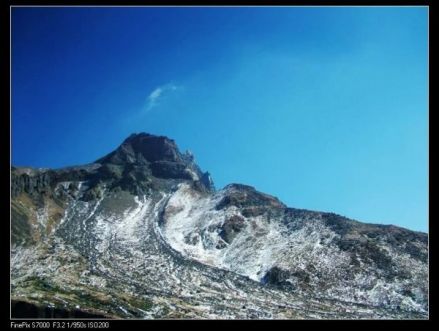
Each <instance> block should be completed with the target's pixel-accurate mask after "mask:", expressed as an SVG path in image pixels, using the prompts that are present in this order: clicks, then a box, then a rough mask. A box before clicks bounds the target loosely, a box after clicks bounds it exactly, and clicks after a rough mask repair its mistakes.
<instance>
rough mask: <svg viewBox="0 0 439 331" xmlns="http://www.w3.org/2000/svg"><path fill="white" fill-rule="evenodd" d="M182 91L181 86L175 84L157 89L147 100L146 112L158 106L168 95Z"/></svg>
mask: <svg viewBox="0 0 439 331" xmlns="http://www.w3.org/2000/svg"><path fill="white" fill-rule="evenodd" d="M178 89H181V86H178V85H175V84H173V83H168V84H165V85H161V86H158V87H156V88H155V89H154V90H153V91H152V92H151V93H150V94H149V95H148V98H147V100H146V105H145V112H147V111H150V110H151V109H153V108H155V107H156V106H158V104H159V102H160V100H161V99H163V98H164V97H165V96H166V95H167V94H168V93H170V92H173V91H176V90H178Z"/></svg>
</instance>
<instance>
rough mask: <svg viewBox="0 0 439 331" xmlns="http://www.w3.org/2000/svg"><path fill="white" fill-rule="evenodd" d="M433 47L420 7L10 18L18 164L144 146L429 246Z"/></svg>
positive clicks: (21, 14) (72, 160)
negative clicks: (143, 140)
mask: <svg viewBox="0 0 439 331" xmlns="http://www.w3.org/2000/svg"><path fill="white" fill-rule="evenodd" d="M427 38H428V9H427V8H426V7H313V8H310V7H277V8H275V7H273V8H270V7H254V8H243V7H241V8H239V7H235V8H224V7H223V8H196V7H195V8H194V7H192V8H148V7H142V8H47V7H46V8H18V7H15V8H13V9H12V162H13V164H14V165H18V166H34V167H63V166H67V165H74V164H83V163H89V162H91V161H93V160H96V159H98V158H99V157H101V156H103V155H104V154H107V153H108V152H110V151H111V150H113V149H114V148H116V147H117V146H118V145H119V144H120V143H121V142H122V140H123V139H125V138H126V137H127V136H128V135H129V134H131V133H133V132H142V131H144V132H149V133H153V134H160V135H166V136H168V137H170V138H173V139H175V140H176V142H177V144H178V145H179V147H180V149H181V150H183V151H184V150H186V149H190V150H191V151H192V152H193V153H194V154H195V156H196V161H197V163H198V164H199V165H200V166H201V168H202V169H203V170H208V171H209V172H210V173H211V174H212V176H213V179H214V181H215V183H216V186H217V187H218V188H221V187H223V186H224V185H226V184H228V183H231V182H238V183H244V184H249V185H252V186H255V187H256V188H257V189H258V190H260V191H263V192H266V193H269V194H272V195H275V196H277V197H279V198H280V199H281V200H282V201H283V202H285V203H286V204H288V205H289V206H291V207H296V208H305V209H312V210H321V211H331V212H335V213H338V214H341V215H344V216H347V217H350V218H354V219H358V220H361V221H366V222H372V223H384V224H396V225H400V226H404V227H408V228H410V229H414V230H420V231H427V229H428V59H427V56H428V54H427V53H428V39H427Z"/></svg>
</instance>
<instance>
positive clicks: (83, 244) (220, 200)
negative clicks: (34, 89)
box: [11, 133, 428, 318]
mask: <svg viewBox="0 0 439 331" xmlns="http://www.w3.org/2000/svg"><path fill="white" fill-rule="evenodd" d="M11 177H12V183H11V191H12V192H11V193H12V201H11V213H12V220H11V244H12V247H11V282H12V284H11V285H12V299H13V300H15V301H22V302H27V303H30V304H35V305H39V306H47V307H53V309H55V308H56V309H61V308H62V309H64V310H71V311H77V310H78V309H79V310H81V311H82V312H84V313H88V314H96V315H104V316H108V317H115V318H426V317H427V309H428V307H427V297H428V294H427V291H428V251H427V244H428V243H427V235H426V234H424V233H418V232H413V231H409V230H406V229H402V228H399V227H395V226H382V225H372V224H364V223H360V222H356V221H353V220H349V219H346V218H344V217H341V216H338V215H335V214H330V213H321V212H313V211H306V210H300V209H292V208H288V207H286V206H285V205H284V204H283V203H282V202H280V201H279V200H278V199H276V198H274V197H272V196H270V195H267V194H263V193H261V192H258V191H256V190H255V189H254V188H252V187H250V186H245V185H239V184H232V185H228V186H226V187H225V188H224V189H222V190H219V191H216V190H215V188H214V185H213V182H212V180H211V178H210V175H209V174H208V173H203V172H202V171H201V169H200V168H199V167H198V166H197V165H196V164H195V162H194V158H193V156H192V155H191V154H190V153H180V151H179V150H178V148H177V146H176V144H175V142H174V141H173V140H170V139H168V138H166V137H158V136H153V135H149V134H144V133H141V134H134V135H131V136H130V137H128V138H127V139H126V140H125V141H124V142H123V143H122V144H121V146H119V147H118V148H117V149H116V150H115V151H114V152H112V153H110V154H108V155H107V156H104V157H103V158H101V159H99V160H97V161H96V162H94V163H92V164H89V165H85V166H78V167H70V168H64V169H57V170H51V169H30V168H12V170H11Z"/></svg>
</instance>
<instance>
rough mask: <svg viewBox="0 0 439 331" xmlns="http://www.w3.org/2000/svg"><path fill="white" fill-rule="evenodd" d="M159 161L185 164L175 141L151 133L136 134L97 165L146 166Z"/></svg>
mask: <svg viewBox="0 0 439 331" xmlns="http://www.w3.org/2000/svg"><path fill="white" fill-rule="evenodd" d="M158 161H166V162H178V163H182V162H184V158H183V156H182V154H181V153H180V151H179V150H178V147H177V145H176V143H175V141H174V140H172V139H169V138H167V137H165V136H155V135H152V134H149V133H143V132H142V133H134V134H132V135H130V136H129V137H128V138H127V139H125V141H124V142H123V143H122V144H121V145H120V146H119V147H118V148H117V149H116V150H115V151H113V152H111V153H110V154H108V155H107V156H104V157H103V158H101V159H99V160H97V161H96V162H97V163H101V164H103V163H112V164H126V163H137V164H146V163H153V162H158Z"/></svg>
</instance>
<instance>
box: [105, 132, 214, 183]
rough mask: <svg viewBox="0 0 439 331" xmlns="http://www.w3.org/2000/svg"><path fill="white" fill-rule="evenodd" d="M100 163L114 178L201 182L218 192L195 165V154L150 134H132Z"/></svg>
mask: <svg viewBox="0 0 439 331" xmlns="http://www.w3.org/2000/svg"><path fill="white" fill-rule="evenodd" d="M96 163H98V164H102V165H103V166H104V167H105V170H106V173H107V174H109V175H110V176H112V178H115V177H116V178H117V177H123V178H128V182H130V178H131V179H133V180H136V181H137V182H140V183H143V184H145V181H146V182H151V181H153V179H154V178H153V177H155V178H160V179H178V180H189V181H200V183H199V184H198V185H201V186H203V189H206V190H207V191H211V190H213V189H214V187H213V182H212V181H211V179H210V181H209V180H207V179H206V174H203V173H202V172H201V170H200V168H199V167H198V166H197V165H196V164H195V162H194V157H193V155H192V153H190V152H186V153H185V154H182V153H180V151H179V149H178V147H177V145H176V144H175V142H174V140H172V139H169V138H167V137H163V136H154V135H150V134H147V133H139V134H132V135H131V136H130V137H128V138H127V139H126V140H125V141H124V142H123V143H122V144H121V145H120V146H119V147H118V148H117V149H116V150H115V151H113V152H111V153H110V154H108V155H107V156H104V157H103V158H101V159H99V160H97V161H96ZM118 167H119V168H118ZM120 167H122V168H120ZM127 167H130V169H133V167H135V169H136V170H135V173H134V172H133V171H126V170H125V169H126V168H127ZM124 168H125V169H124ZM207 176H208V175H207ZM140 177H143V178H140ZM209 178H210V176H209ZM126 184H127V181H125V182H124V183H122V185H120V186H122V188H123V189H126V186H127V185H126ZM148 186H150V185H144V186H143V187H141V189H142V190H143V191H144V190H145V189H146V187H148ZM132 191H134V190H132Z"/></svg>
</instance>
